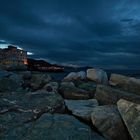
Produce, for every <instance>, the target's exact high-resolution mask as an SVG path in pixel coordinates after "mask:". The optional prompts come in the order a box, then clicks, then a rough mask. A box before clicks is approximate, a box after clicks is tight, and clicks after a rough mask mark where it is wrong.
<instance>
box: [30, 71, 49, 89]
mask: <svg viewBox="0 0 140 140" xmlns="http://www.w3.org/2000/svg"><path fill="white" fill-rule="evenodd" d="M50 81H51V77H50V76H49V75H46V74H43V75H41V74H35V75H33V76H32V78H31V81H30V83H31V89H32V90H33V91H35V90H39V89H41V88H43V87H44V86H45V85H46V84H47V83H49V82H50Z"/></svg>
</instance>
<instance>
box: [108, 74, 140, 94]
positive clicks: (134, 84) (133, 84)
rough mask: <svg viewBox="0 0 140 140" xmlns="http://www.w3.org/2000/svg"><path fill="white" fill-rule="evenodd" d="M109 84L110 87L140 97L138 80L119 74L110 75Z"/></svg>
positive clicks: (139, 82) (139, 80) (139, 81)
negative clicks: (118, 88)
mask: <svg viewBox="0 0 140 140" xmlns="http://www.w3.org/2000/svg"><path fill="white" fill-rule="evenodd" d="M109 83H110V85H112V86H116V87H120V88H122V89H123V90H126V91H129V92H133V93H136V94H138V95H140V79H136V78H134V77H128V76H124V75H120V74H111V77H110V80H109Z"/></svg>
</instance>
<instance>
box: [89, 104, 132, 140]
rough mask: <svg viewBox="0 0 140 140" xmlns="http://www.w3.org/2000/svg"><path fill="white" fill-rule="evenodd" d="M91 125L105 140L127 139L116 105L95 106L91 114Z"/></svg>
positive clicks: (127, 135)
mask: <svg viewBox="0 0 140 140" xmlns="http://www.w3.org/2000/svg"><path fill="white" fill-rule="evenodd" d="M91 119H92V123H93V125H94V126H95V127H96V128H97V129H98V131H99V132H100V133H102V134H103V136H104V137H105V138H106V139H107V140H129V134H128V132H127V130H126V129H125V126H124V124H123V122H122V119H121V117H120V114H119V112H118V110H117V107H116V106H97V107H95V108H94V109H93V112H92V115H91Z"/></svg>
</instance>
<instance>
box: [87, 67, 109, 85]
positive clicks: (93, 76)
mask: <svg viewBox="0 0 140 140" xmlns="http://www.w3.org/2000/svg"><path fill="white" fill-rule="evenodd" d="M87 78H88V79H89V80H92V81H95V82H96V83H98V84H105V85H107V84H108V77H107V73H106V72H105V71H103V70H102V69H88V70H87Z"/></svg>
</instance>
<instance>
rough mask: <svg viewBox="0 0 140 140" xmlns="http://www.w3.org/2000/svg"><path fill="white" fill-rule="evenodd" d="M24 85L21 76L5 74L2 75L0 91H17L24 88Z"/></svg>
mask: <svg viewBox="0 0 140 140" xmlns="http://www.w3.org/2000/svg"><path fill="white" fill-rule="evenodd" d="M2 75H3V76H2ZM22 83H23V80H22V78H21V77H20V76H19V75H17V74H14V73H8V72H3V74H2V73H1V77H0V91H1V92H6V91H10V92H12V91H17V90H19V89H20V88H22V87H21V85H22Z"/></svg>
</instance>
